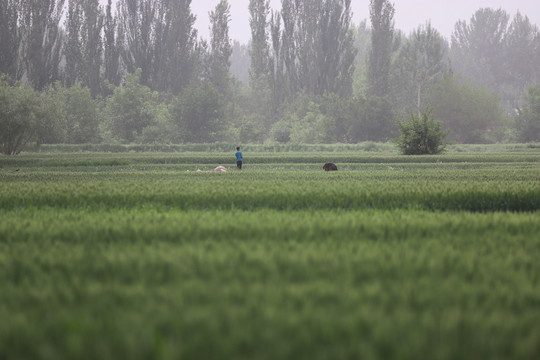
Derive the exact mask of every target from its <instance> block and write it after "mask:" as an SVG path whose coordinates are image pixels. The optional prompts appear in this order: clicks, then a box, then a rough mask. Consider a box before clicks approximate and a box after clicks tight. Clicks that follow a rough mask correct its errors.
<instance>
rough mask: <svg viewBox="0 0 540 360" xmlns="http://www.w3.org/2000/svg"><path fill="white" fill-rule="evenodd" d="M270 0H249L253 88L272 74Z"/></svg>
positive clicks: (250, 75) (251, 81)
mask: <svg viewBox="0 0 540 360" xmlns="http://www.w3.org/2000/svg"><path fill="white" fill-rule="evenodd" d="M269 16H270V1H269V0H250V1H249V25H250V28H251V50H250V56H251V64H250V69H249V77H250V83H251V86H252V88H254V89H257V88H258V87H260V86H261V84H260V83H261V82H263V83H266V82H267V81H268V80H269V79H268V76H269V75H270V43H269V25H270V24H269V21H270V19H269Z"/></svg>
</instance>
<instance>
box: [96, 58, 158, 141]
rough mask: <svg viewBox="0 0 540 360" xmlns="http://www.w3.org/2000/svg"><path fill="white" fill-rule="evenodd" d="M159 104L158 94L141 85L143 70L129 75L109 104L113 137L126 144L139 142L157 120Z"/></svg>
mask: <svg viewBox="0 0 540 360" xmlns="http://www.w3.org/2000/svg"><path fill="white" fill-rule="evenodd" d="M157 103H158V95H157V93H154V92H152V90H151V89H150V88H149V87H147V86H144V85H142V84H141V70H140V69H138V70H137V71H135V73H134V74H128V75H127V76H126V79H125V81H124V85H123V86H122V87H118V88H116V89H115V91H114V93H113V95H112V96H111V97H110V98H109V99H108V102H107V106H106V113H107V115H108V118H109V119H110V124H109V127H110V130H111V133H112V135H113V136H114V137H115V138H117V139H119V140H120V141H122V142H126V143H131V142H136V141H139V139H140V137H141V135H142V133H143V130H144V129H145V128H146V127H147V126H150V125H152V124H153V122H154V120H155V116H156V113H155V108H156V106H157Z"/></svg>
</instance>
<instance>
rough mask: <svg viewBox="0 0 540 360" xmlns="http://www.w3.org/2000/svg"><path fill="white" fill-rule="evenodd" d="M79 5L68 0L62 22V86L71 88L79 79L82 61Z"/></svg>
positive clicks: (76, 0)
mask: <svg viewBox="0 0 540 360" xmlns="http://www.w3.org/2000/svg"><path fill="white" fill-rule="evenodd" d="M81 21H82V14H81V3H80V1H79V0H68V8H67V16H66V20H65V22H64V27H65V32H66V40H65V44H64V58H65V62H66V63H65V66H64V86H66V87H71V86H73V84H75V82H76V81H77V80H78V79H79V74H78V71H79V68H80V65H81V60H82V51H81Z"/></svg>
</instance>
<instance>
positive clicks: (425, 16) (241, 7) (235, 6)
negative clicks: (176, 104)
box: [191, 0, 540, 43]
mask: <svg viewBox="0 0 540 360" xmlns="http://www.w3.org/2000/svg"><path fill="white" fill-rule="evenodd" d="M218 2H219V0H193V1H192V3H191V8H192V11H193V13H195V14H196V15H197V23H196V27H197V29H198V30H199V34H200V36H202V37H208V34H209V31H208V26H209V20H208V12H209V11H211V10H213V9H214V8H215V6H216V4H217V3H218ZM392 2H393V3H394V6H395V9H396V14H395V16H394V20H395V23H396V28H397V29H400V30H403V31H405V32H406V33H409V32H410V31H411V30H413V29H415V28H417V27H418V26H419V25H423V24H425V23H426V21H428V20H431V24H432V25H433V26H434V27H435V28H436V29H437V30H439V31H440V32H441V34H442V35H443V36H445V37H446V38H448V39H450V35H451V34H452V31H453V30H454V25H455V24H456V22H457V21H459V20H467V21H469V20H470V18H471V16H472V15H473V14H474V13H475V12H476V10H478V9H480V8H483V7H490V8H492V9H499V8H502V9H503V10H506V12H508V13H509V14H510V15H511V16H512V17H513V16H514V15H515V14H516V12H517V11H518V10H519V11H520V12H521V14H522V15H527V16H528V17H529V19H530V20H531V22H532V23H535V24H537V25H540V0H442V1H441V0H393V1H392ZM270 3H271V5H272V8H273V9H275V10H279V9H281V0H270ZM229 4H230V5H231V23H230V24H229V27H230V30H229V31H230V32H229V35H230V36H231V38H233V39H235V40H240V42H243V43H246V42H248V41H249V38H250V36H251V35H250V28H249V12H248V4H249V0H229ZM351 4H352V10H353V13H354V22H355V23H359V22H360V21H361V20H363V19H368V22H369V0H352V1H351Z"/></svg>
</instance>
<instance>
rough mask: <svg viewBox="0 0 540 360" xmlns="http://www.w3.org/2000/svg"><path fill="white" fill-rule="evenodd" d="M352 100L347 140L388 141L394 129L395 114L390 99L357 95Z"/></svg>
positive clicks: (353, 141) (354, 141)
mask: <svg viewBox="0 0 540 360" xmlns="http://www.w3.org/2000/svg"><path fill="white" fill-rule="evenodd" d="M352 101H353V103H354V105H352V107H351V116H352V117H351V118H350V121H349V125H348V130H347V138H348V141H349V142H352V143H358V142H361V141H388V140H389V139H390V137H391V136H392V134H393V132H394V130H395V125H394V119H395V114H394V111H393V109H392V104H391V103H390V101H389V100H388V99H387V98H382V97H377V96H367V97H362V96H359V97H356V98H354V99H352Z"/></svg>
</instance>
